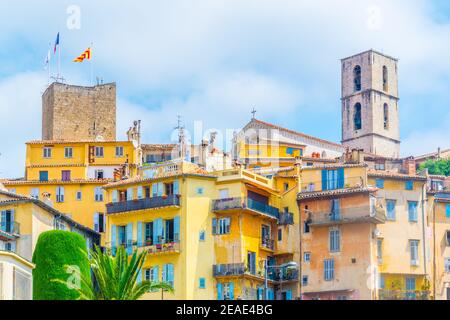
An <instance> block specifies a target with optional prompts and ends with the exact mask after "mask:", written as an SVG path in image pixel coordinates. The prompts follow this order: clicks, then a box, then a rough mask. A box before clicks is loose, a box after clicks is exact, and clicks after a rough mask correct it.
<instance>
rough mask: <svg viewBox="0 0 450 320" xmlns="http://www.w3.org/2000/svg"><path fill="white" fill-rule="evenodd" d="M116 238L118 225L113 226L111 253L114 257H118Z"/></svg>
mask: <svg viewBox="0 0 450 320" xmlns="http://www.w3.org/2000/svg"><path fill="white" fill-rule="evenodd" d="M116 236H117V228H116V225H114V224H113V225H111V253H112V255H113V256H115V255H116V249H117V248H116Z"/></svg>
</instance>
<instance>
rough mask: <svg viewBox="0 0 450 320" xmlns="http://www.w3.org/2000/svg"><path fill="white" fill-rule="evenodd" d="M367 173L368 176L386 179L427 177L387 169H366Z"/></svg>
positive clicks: (420, 178) (423, 179) (421, 178)
mask: <svg viewBox="0 0 450 320" xmlns="http://www.w3.org/2000/svg"><path fill="white" fill-rule="evenodd" d="M367 175H368V176H369V177H379V178H387V179H397V180H417V181H427V177H424V176H419V175H412V174H403V173H397V172H389V171H374V170H368V173H367Z"/></svg>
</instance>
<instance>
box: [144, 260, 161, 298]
mask: <svg viewBox="0 0 450 320" xmlns="http://www.w3.org/2000/svg"><path fill="white" fill-rule="evenodd" d="M145 280H147V281H150V282H159V266H153V267H150V268H148V269H145ZM150 291H151V292H155V291H158V289H152V290H150Z"/></svg>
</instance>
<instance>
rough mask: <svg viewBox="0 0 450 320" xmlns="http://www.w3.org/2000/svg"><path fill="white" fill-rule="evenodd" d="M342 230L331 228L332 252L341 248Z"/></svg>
mask: <svg viewBox="0 0 450 320" xmlns="http://www.w3.org/2000/svg"><path fill="white" fill-rule="evenodd" d="M340 242H341V240H340V232H339V229H331V230H330V252H339V250H340V247H341V246H340Z"/></svg>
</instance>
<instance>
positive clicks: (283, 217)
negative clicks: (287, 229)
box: [278, 212, 294, 226]
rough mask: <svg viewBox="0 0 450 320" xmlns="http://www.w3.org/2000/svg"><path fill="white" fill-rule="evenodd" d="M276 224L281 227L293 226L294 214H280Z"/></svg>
mask: <svg viewBox="0 0 450 320" xmlns="http://www.w3.org/2000/svg"><path fill="white" fill-rule="evenodd" d="M278 224H279V225H281V226H287V225H293V224H294V214H293V213H290V212H280V218H279V219H278Z"/></svg>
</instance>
